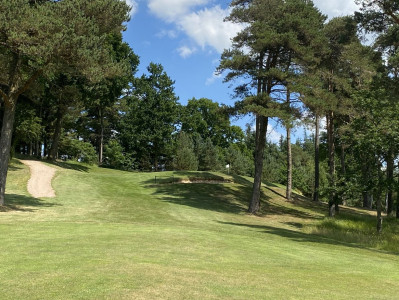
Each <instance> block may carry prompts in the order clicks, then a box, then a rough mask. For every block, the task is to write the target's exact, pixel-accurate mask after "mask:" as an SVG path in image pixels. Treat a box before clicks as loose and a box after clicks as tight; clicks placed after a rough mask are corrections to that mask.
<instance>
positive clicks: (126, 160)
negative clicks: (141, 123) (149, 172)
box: [103, 139, 134, 170]
mask: <svg viewBox="0 0 399 300" xmlns="http://www.w3.org/2000/svg"><path fill="white" fill-rule="evenodd" d="M104 158H105V159H104V164H103V166H105V167H108V168H114V169H120V170H130V169H133V165H134V160H133V158H132V157H130V155H128V154H126V153H124V149H123V147H122V145H121V144H120V143H119V141H118V140H116V139H111V140H109V142H108V143H107V144H106V145H105V147H104Z"/></svg>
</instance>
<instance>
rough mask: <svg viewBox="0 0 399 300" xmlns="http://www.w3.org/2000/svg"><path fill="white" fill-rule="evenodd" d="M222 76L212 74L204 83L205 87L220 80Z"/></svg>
mask: <svg viewBox="0 0 399 300" xmlns="http://www.w3.org/2000/svg"><path fill="white" fill-rule="evenodd" d="M222 77H223V76H222V75H221V74H216V73H213V74H212V76H211V77H209V78H207V79H206V81H205V85H211V84H213V83H214V82H215V81H216V80H219V79H220V78H222Z"/></svg>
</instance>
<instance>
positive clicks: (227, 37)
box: [177, 6, 243, 53]
mask: <svg viewBox="0 0 399 300" xmlns="http://www.w3.org/2000/svg"><path fill="white" fill-rule="evenodd" d="M228 14H229V12H228V10H226V9H222V8H221V7H220V6H214V7H212V8H204V9H202V10H200V11H198V12H192V13H190V14H187V15H185V16H183V17H182V18H181V19H179V20H178V21H177V24H178V25H179V27H180V28H181V30H182V31H184V32H185V33H186V34H187V35H188V36H189V37H191V38H192V39H193V40H194V41H195V42H196V43H197V44H198V45H199V46H200V47H201V48H203V49H204V48H205V47H206V46H211V47H212V48H214V49H216V50H217V51H218V52H219V53H221V52H222V51H223V49H226V48H229V47H230V45H231V38H232V37H234V36H235V35H236V34H237V32H239V31H240V30H241V29H242V28H243V27H242V25H240V24H234V23H231V22H224V21H223V19H224V18H225V17H226V16H227V15H228Z"/></svg>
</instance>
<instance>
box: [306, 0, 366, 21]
mask: <svg viewBox="0 0 399 300" xmlns="http://www.w3.org/2000/svg"><path fill="white" fill-rule="evenodd" d="M313 2H314V4H315V6H316V7H318V8H319V9H320V11H321V12H322V13H324V14H326V15H328V17H329V18H332V17H339V16H346V15H350V14H353V12H354V11H356V10H358V8H359V6H358V5H356V4H355V2H354V1H348V0H330V1H325V0H314V1H313Z"/></svg>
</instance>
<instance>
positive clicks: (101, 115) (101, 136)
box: [98, 108, 104, 166]
mask: <svg viewBox="0 0 399 300" xmlns="http://www.w3.org/2000/svg"><path fill="white" fill-rule="evenodd" d="M99 116H100V127H101V128H100V147H99V154H98V155H99V157H98V164H99V165H100V166H101V165H102V163H103V153H104V119H103V110H102V108H100V109H99Z"/></svg>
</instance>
